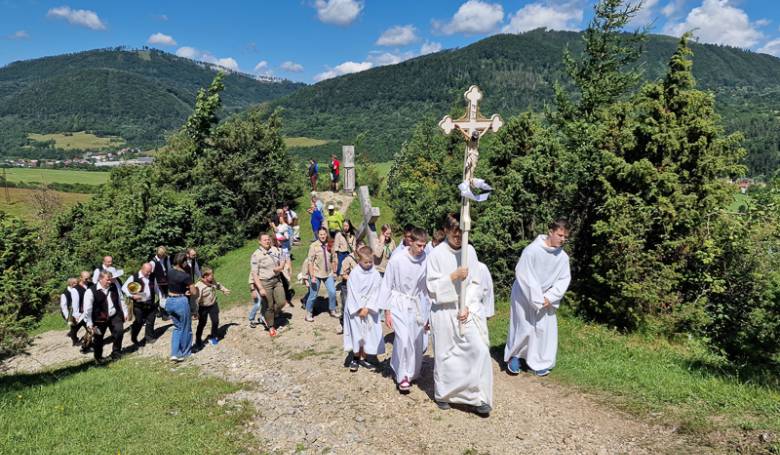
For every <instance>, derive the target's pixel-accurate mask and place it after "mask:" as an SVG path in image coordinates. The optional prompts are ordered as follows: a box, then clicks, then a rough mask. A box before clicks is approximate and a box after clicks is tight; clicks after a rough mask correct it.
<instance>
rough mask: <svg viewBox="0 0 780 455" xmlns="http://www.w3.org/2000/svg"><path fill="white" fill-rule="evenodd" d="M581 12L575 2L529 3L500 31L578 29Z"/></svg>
mask: <svg viewBox="0 0 780 455" xmlns="http://www.w3.org/2000/svg"><path fill="white" fill-rule="evenodd" d="M650 1H654V0H650ZM583 14H584V12H583V10H582V8H581V7H579V6H578V5H577V4H576V3H575V2H570V3H564V4H561V5H543V4H541V3H529V4H528V5H525V6H524V7H522V8H520V9H519V10H517V12H516V13H515V14H513V15H512V16H511V17H510V19H509V23H508V24H507V25H505V26H504V27H503V28H502V29H501V31H502V32H504V33H523V32H527V31H529V30H534V29H537V28H546V29H550V30H579V28H580V24H581V22H582V18H583Z"/></svg>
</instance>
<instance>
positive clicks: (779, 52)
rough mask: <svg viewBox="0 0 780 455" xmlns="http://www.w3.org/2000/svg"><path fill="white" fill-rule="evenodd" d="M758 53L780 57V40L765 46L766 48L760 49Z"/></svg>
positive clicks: (774, 40)
mask: <svg viewBox="0 0 780 455" xmlns="http://www.w3.org/2000/svg"><path fill="white" fill-rule="evenodd" d="M756 52H760V53H762V54H769V55H774V56H775V57H780V38H778V39H773V40H772V41H770V42H768V43H766V44H764V46H763V47H761V48H759V49H758V50H757V51H756Z"/></svg>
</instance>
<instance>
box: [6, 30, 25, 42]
mask: <svg viewBox="0 0 780 455" xmlns="http://www.w3.org/2000/svg"><path fill="white" fill-rule="evenodd" d="M5 38H6V39H10V40H21V39H28V38H30V34H29V33H27V32H26V31H24V30H17V31H16V32H14V33H11V34H10V35H8V36H6V37H5Z"/></svg>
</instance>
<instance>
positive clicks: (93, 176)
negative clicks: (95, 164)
mask: <svg viewBox="0 0 780 455" xmlns="http://www.w3.org/2000/svg"><path fill="white" fill-rule="evenodd" d="M0 175H2V174H0ZM109 175H110V172H98V171H95V172H93V171H81V170H76V169H46V168H21V167H11V168H6V169H5V177H6V179H8V181H9V182H12V183H27V184H36V185H50V184H52V183H64V184H85V185H102V184H104V183H106V182H107V181H108V177H109Z"/></svg>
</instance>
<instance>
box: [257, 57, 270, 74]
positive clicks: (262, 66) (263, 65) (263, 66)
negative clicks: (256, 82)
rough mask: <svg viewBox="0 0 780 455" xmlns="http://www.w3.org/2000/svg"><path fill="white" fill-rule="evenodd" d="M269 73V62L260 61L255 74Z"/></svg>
mask: <svg viewBox="0 0 780 455" xmlns="http://www.w3.org/2000/svg"><path fill="white" fill-rule="evenodd" d="M265 71H268V62H267V61H265V60H260V61H259V62H257V65H255V73H261V72H265Z"/></svg>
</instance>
